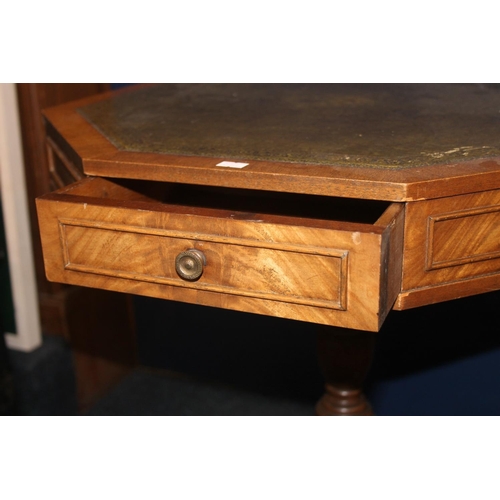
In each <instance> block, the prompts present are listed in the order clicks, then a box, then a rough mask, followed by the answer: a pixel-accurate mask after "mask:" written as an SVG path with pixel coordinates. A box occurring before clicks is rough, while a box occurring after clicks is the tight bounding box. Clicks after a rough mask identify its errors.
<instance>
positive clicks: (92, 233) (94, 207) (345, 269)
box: [37, 178, 403, 331]
mask: <svg viewBox="0 0 500 500" xmlns="http://www.w3.org/2000/svg"><path fill="white" fill-rule="evenodd" d="M165 190H168V186H166V187H165ZM187 191H188V192H189V190H187ZM110 192H112V193H113V198H112V199H110V198H109V197H108V196H109V193H110ZM81 193H84V194H83V195H82V194H81ZM133 194H134V191H133V190H131V189H124V190H123V191H120V187H119V186H118V185H117V184H115V183H112V182H110V181H106V180H103V179H99V178H90V179H87V180H85V181H83V182H82V183H80V184H76V185H72V186H70V187H69V188H65V189H62V190H59V191H57V192H55V193H53V194H49V195H46V196H45V197H42V198H40V199H38V202H37V203H38V209H39V217H40V225H41V228H42V233H41V234H42V241H43V246H44V250H45V266H46V272H47V276H48V277H49V279H51V280H54V281H58V282H63V283H71V284H79V285H85V286H96V287H97V288H106V289H111V290H118V291H131V292H133V293H135V294H141V295H150V296H154V297H161V298H165V299H175V300H182V301H186V302H191V303H198V304H205V305H211V306H217V307H222V308H228V309H236V310H240V311H247V312H253V313H258V314H265V315H273V316H279V317H284V318H291V319H297V320H302V321H309V322H313V323H321V324H329V325H338V326H343V327H348V328H356V329H360V330H371V331H376V330H378V329H379V328H380V326H381V323H382V321H383V319H384V318H385V316H386V315H387V313H388V311H389V310H390V308H391V307H392V304H393V303H394V300H395V298H396V294H397V293H398V291H399V289H400V282H399V280H400V276H401V259H400V258H398V256H400V255H401V244H402V231H403V206H402V205H400V204H389V205H387V208H386V210H385V211H384V212H383V213H382V215H381V216H380V217H377V216H375V217H374V216H373V215H372V218H374V219H375V220H374V222H373V224H368V223H365V224H362V223H355V222H341V221H338V220H336V219H335V215H336V212H338V214H337V215H339V217H340V216H341V215H343V216H344V215H345V209H344V207H343V206H342V204H340V205H339V203H338V202H339V200H333V201H336V202H337V203H333V204H332V205H331V206H328V205H327V208H328V209H329V210H328V211H329V213H330V217H331V219H306V218H304V217H293V216H287V215H272V214H269V213H263V214H259V213H249V212H246V211H234V210H232V211H231V210H221V209H214V208H209V207H203V206H198V207H192V206H190V205H188V206H185V205H177V204H175V205H172V204H168V201H169V200H168V196H167V198H166V202H162V203H159V202H158V201H157V200H149V201H144V198H145V195H144V193H143V192H142V193H141V192H138V193H137V198H138V199H137V201H134V200H133ZM157 194H158V193H157ZM220 196H221V195H220V194H219V193H217V201H218V202H219V203H220ZM377 208H379V207H378V205H377ZM368 209H369V210H371V207H368ZM190 248H196V249H198V250H200V251H202V252H203V253H204V254H205V255H206V259H207V265H206V268H205V270H204V272H203V275H202V276H201V278H200V279H199V280H197V281H196V282H190V281H185V280H183V279H181V278H180V277H179V276H178V275H177V273H176V270H175V258H176V256H177V255H178V254H179V253H181V252H183V251H186V250H189V249H190Z"/></svg>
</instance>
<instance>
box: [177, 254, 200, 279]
mask: <svg viewBox="0 0 500 500" xmlns="http://www.w3.org/2000/svg"><path fill="white" fill-rule="evenodd" d="M206 264H207V259H206V258H205V255H204V254H203V252H201V251H200V250H196V249H195V248H191V249H190V250H186V251H185V252H181V253H180V254H179V255H178V256H177V257H176V258H175V270H176V271H177V274H178V275H179V276H180V277H181V278H182V279H183V280H188V281H195V280H197V279H198V278H199V277H200V276H201V275H202V274H203V266H205V265H206Z"/></svg>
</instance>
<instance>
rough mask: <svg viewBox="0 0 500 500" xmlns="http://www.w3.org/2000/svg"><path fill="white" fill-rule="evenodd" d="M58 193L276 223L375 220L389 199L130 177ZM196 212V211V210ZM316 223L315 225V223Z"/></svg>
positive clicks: (96, 180) (96, 181) (92, 181)
mask: <svg viewBox="0 0 500 500" xmlns="http://www.w3.org/2000/svg"><path fill="white" fill-rule="evenodd" d="M59 192H60V193H63V192H64V193H65V194H69V195H71V196H78V197H88V198H92V199H93V202H94V203H99V201H104V200H113V202H118V203H119V202H123V203H139V204H147V205H152V204H154V206H155V209H158V207H159V206H161V205H168V206H169V207H172V206H177V207H186V208H188V209H198V210H207V211H210V212H212V211H217V215H219V216H220V215H222V214H223V213H224V212H225V213H226V216H228V217H233V218H235V217H236V218H243V219H246V220H252V219H253V218H255V219H259V220H263V221H270V222H278V219H277V218H287V220H286V223H290V222H291V221H290V220H289V219H290V218H295V219H310V220H317V221H336V222H343V223H360V224H375V223H376V222H377V220H378V219H379V218H380V217H381V216H382V215H383V213H384V212H385V210H386V209H387V208H388V207H389V206H390V205H391V203H390V202H386V201H376V200H360V199H350V198H335V197H328V196H317V195H303V194H294V193H276V192H270V191H260V190H259V191H258V190H250V189H233V188H219V187H210V186H198V185H188V184H177V183H167V182H152V181H140V180H129V179H113V180H110V179H104V178H99V177H96V178H89V179H87V181H84V182H80V183H77V184H74V185H72V186H69V187H67V188H65V189H63V190H60V191H59ZM198 213H199V211H198ZM313 225H314V224H313Z"/></svg>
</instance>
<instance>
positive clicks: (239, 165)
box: [216, 161, 249, 168]
mask: <svg viewBox="0 0 500 500" xmlns="http://www.w3.org/2000/svg"><path fill="white" fill-rule="evenodd" d="M247 165H249V164H248V163H238V162H237V161H221V162H220V163H217V165H216V167H229V168H243V167H246V166H247Z"/></svg>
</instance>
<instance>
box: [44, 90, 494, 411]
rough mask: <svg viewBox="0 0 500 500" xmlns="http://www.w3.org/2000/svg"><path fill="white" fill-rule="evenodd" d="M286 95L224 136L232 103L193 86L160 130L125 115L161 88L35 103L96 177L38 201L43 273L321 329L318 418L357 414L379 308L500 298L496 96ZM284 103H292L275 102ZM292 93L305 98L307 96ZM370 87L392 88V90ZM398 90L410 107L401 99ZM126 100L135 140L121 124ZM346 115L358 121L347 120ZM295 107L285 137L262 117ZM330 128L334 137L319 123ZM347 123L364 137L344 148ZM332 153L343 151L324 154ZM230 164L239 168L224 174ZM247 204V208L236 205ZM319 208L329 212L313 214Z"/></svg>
mask: <svg viewBox="0 0 500 500" xmlns="http://www.w3.org/2000/svg"><path fill="white" fill-rule="evenodd" d="M299 87H300V86H299ZM299 87H295V88H294V89H291V90H290V89H285V90H284V91H283V92H282V93H281V94H280V93H279V92H278V94H276V96H275V97H276V99H277V100H278V101H279V102H278V104H276V103H271V104H269V109H270V110H271V111H272V110H273V109H274V110H275V111H279V113H278V112H277V115H276V116H270V115H269V113H268V111H266V110H261V111H256V113H257V115H258V114H259V113H264V115H265V116H263V120H262V121H260V120H257V119H255V116H257V115H255V113H254V112H253V111H252V113H254V114H252V113H250V115H249V116H250V117H253V118H252V119H250V120H249V121H248V122H245V120H241V119H239V118H241V116H239V118H238V119H239V121H238V120H237V121H238V123H237V126H236V125H235V130H236V132H235V134H236V135H234V134H233V135H231V134H232V132H231V127H230V126H229V128H228V125H227V123H223V122H220V120H219V121H217V120H218V117H220V116H222V117H225V120H226V121H231V120H229V119H228V117H231V116H232V115H231V113H229V115H228V114H227V113H228V112H227V110H226V109H225V108H224V106H227V105H228V102H229V101H228V100H227V99H226V98H224V99H222V98H221V99H219V98H220V94H217V93H215V94H217V95H218V96H219V97H218V98H216V99H214V94H210V93H209V94H210V95H209V98H207V97H206V95H205V94H204V91H203V89H202V88H201V87H196V86H194V87H189V88H191V89H192V92H194V93H193V94H191V97H190V96H189V91H188V90H186V89H188V87H182V86H181V87H178V89H179V88H181V90H182V89H183V90H185V91H186V92H187V94H188V95H187V97H186V95H184V97H183V99H184V100H183V101H182V103H181V105H176V104H175V103H174V104H172V102H170V101H169V102H170V104H169V105H168V106H167V108H168V109H169V110H171V111H172V113H173V114H172V116H169V117H168V118H166V119H165V122H164V125H165V128H162V126H161V124H160V125H158V123H156V125H155V122H154V120H153V122H151V123H150V122H149V121H148V120H149V119H146V120H145V119H144V117H142V118H141V117H140V116H137V110H139V111H140V109H141V105H140V103H141V99H142V97H141V96H144V95H153V94H154V95H156V94H155V92H157V91H156V90H154V89H155V88H156V87H141V88H139V89H126V90H123V91H121V92H119V93H114V94H108V95H106V96H97V97H91V98H88V99H83V100H80V101H77V102H74V103H71V104H68V105H64V106H61V107H57V108H53V109H50V110H47V111H46V113H45V116H46V120H47V131H48V136H49V145H51V147H52V149H53V151H56V152H57V155H58V156H59V158H60V159H62V162H63V163H67V164H71V165H73V166H74V170H75V171H80V172H83V173H84V174H86V175H92V176H97V177H96V178H89V179H83V180H82V181H79V182H78V183H75V184H73V185H71V186H69V187H65V188H62V189H60V190H58V191H57V192H55V193H52V194H48V195H45V196H44V197H42V198H41V199H39V200H38V207H39V217H40V225H41V227H42V239H43V246H44V255H45V263H46V269H47V273H48V276H49V277H50V279H53V280H56V281H60V282H63V283H78V284H81V285H85V286H89V287H96V288H103V289H112V290H119V291H126V292H130V293H136V294H144V295H150V296H154V297H161V298H166V299H172V300H179V301H185V302H190V303H198V304H206V305H210V306H214V307H221V308H229V309H235V310H241V311H250V312H254V313H258V314H267V315H274V316H280V317H285V318H292V319H297V320H301V321H307V322H312V323H317V324H319V325H325V326H324V327H323V328H326V331H323V332H322V333H320V341H319V346H320V347H319V353H320V360H321V364H322V366H323V370H324V373H325V377H326V380H327V386H326V392H325V396H324V397H323V398H322V399H321V401H320V403H319V404H318V407H317V412H318V413H319V414H332V415H338V414H360V415H361V414H370V413H371V410H370V408H369V405H368V403H367V402H366V401H365V399H364V396H363V394H362V392H361V385H362V379H363V378H364V376H365V374H366V371H367V370H368V367H369V363H370V359H371V349H372V341H373V334H372V333H369V332H375V331H378V330H379V328H380V327H381V325H382V323H383V321H384V319H385V317H386V315H387V313H388V312H389V311H390V309H392V308H396V309H407V308H412V307H417V306H421V305H425V304H431V303H435V302H440V301H445V300H451V299H454V298H458V297H462V296H466V295H473V294H479V293H484V292H488V291H491V290H496V289H500V278H499V277H500V267H499V266H500V264H499V263H500V243H499V241H500V240H499V230H498V228H499V227H500V225H499V221H500V219H499V216H498V213H499V211H500V156H499V155H498V151H497V142H496V141H497V140H498V137H500V136H499V135H498V132H500V117H499V116H497V114H496V113H493V111H492V109H496V108H497V107H498V106H496V103H497V100H498V99H499V96H500V94H499V92H500V90H499V89H498V88H497V87H494V86H492V87H489V86H486V87H481V86H461V87H457V86H438V87H436V86H411V87H407V88H405V90H404V92H403V93H402V94H401V89H400V88H399V87H398V88H396V87H394V88H393V91H394V93H395V96H396V100H395V101H393V100H391V99H392V98H391V96H390V95H388V94H384V98H383V99H382V101H381V102H377V101H376V100H375V101H374V100H373V95H374V92H375V94H376V91H377V89H371V90H369V91H366V92H365V94H363V92H362V91H359V89H358V90H357V91H356V92H354V94H356V95H355V97H356V99H350V98H349V95H351V94H349V90H348V89H346V88H344V87H343V88H342V91H339V93H338V95H337V99H336V100H335V99H333V98H332V95H333V94H334V93H335V91H334V90H332V88H333V87H332V88H329V89H327V92H326V94H325V93H324V92H323V93H321V92H320V93H319V94H318V96H319V97H318V96H315V92H316V90H315V89H317V87H314V86H301V87H300V88H299ZM424 87H425V88H424ZM211 88H212V87H211ZM152 89H153V90H152ZM193 89H194V90H193ZM196 89H198V90H199V92H198V93H197V90H196ZM262 89H263V87H259V92H262ZM276 89H277V87H273V88H272V89H270V95H275V94H273V92H274V93H276V91H277V90H276ZM300 89H302V90H300ZM412 89H413V90H412ZM174 90H175V89H174ZM378 91H380V89H379V90H378ZM169 92H172V88H169ZM290 92H291V93H292V94H294V95H295V97H294V99H293V100H290V99H288V98H286V99H285V98H284V97H286V96H289V94H290ZM297 92H298V93H299V94H300V92H304V94H303V99H302V100H301V98H300V96H299V95H298V94H297ZM332 92H333V94H332ZM346 92H347V93H346ZM383 92H389V94H390V92H391V86H388V87H383ZM405 92H406V94H405ZM407 92H410V95H411V96H410V97H409V98H408V99H401V98H400V97H401V95H406V97H408V94H407ZM412 92H413V94H412ZM151 93H152V94H151ZM398 93H399V94H398ZM447 93H449V94H450V96H451V98H450V99H448V97H446V94H447ZM468 93H469V94H470V95H469V94H468ZM174 94H175V92H174ZM354 94H352V95H354ZM204 95H205V97H203V96H204ZM325 95H327V97H328V99H326V98H325ZM352 95H351V97H352ZM363 95H364V97H365V98H363ZM398 95H399V97H398ZM467 95H469V97H468V98H467ZM134 96H136V97H137V99H138V100H137V102H134ZM200 96H201V97H200ZM457 96H458V97H460V96H462V97H460V98H458V97H457ZM226 97H227V98H229V100H230V96H229V97H228V96H226ZM156 98H158V96H156ZM186 98H187V101H186ZM233 98H234V95H233ZM200 99H201V104H200ZM207 99H208V100H207ZM370 99H371V101H370ZM387 99H388V101H387ZM124 102H125V103H127V106H129V105H130V106H131V107H127V106H125V107H124V109H127V110H128V111H129V112H130V116H131V117H132V122H131V123H132V125H134V123H136V125H137V128H136V129H135V130H136V132H137V137H135V136H133V134H132V135H131V131H130V130H131V129H130V123H126V122H127V120H128V118H126V117H124V115H123V113H122V111H123V109H122V105H123V103H124ZM186 102H188V103H190V105H192V109H188V108H189V106H188V107H187V108H186V106H187V104H186ZM263 102H264V103H265V102H267V101H266V100H265V99H264V101H263ZM298 102H299V103H300V102H302V103H306V104H307V103H308V104H307V106H311V103H312V104H314V105H313V106H312V108H313V110H314V112H313V113H311V112H310V111H311V110H308V111H304V112H303V116H302V115H301V113H299V112H298V108H297V103H298ZM391 102H392V103H394V102H395V103H396V104H397V105H392V104H388V103H391ZM370 103H371V104H370ZM384 103H385V104H384ZM177 104H178V103H177ZM229 104H230V103H229ZM254 104H255V102H254ZM248 105H249V103H243V104H241V103H239V104H238V105H237V106H236V108H235V109H240V108H241V106H242V108H241V109H246V106H247V107H248ZM273 106H274V107H273ZM276 106H278V107H276ZM307 106H306V107H307ZM325 106H326V107H328V109H329V111H328V112H331V110H332V109H333V110H337V111H338V110H343V112H344V113H345V116H347V128H345V129H342V127H343V125H342V119H341V118H342V116H340V117H338V116H336V115H335V114H333V115H331V114H330V115H328V116H327V115H326V114H325V113H326V111H325V108H324V107H325ZM350 106H351V107H352V106H354V107H356V108H357V111H360V112H359V113H358V112H354V111H353V110H352V109H350V110H349V111H346V109H347V108H349V107H350ZM370 106H373V110H375V113H374V115H370V112H371V108H370ZM495 106H496V107H495ZM223 108H224V109H223ZM278 108H279V109H278ZM160 109H162V108H161V106H160ZM179 109H181V110H183V113H186V115H185V116H184V115H182V113H181V114H179ZM241 109H240V111H241ZM383 109H386V111H387V116H385V117H384V114H383V113H382V110H383ZM96 110H97V112H96V113H94V112H95V111H96ZM221 110H222V111H221ZM134 113H135V115H134ZM176 113H177V115H178V119H179V121H178V122H176V120H175V117H176V116H177V115H176ZM266 113H267V114H266ZM290 113H292V114H293V113H298V115H300V117H299V118H297V120H298V122H297V123H294V124H292V126H290V125H289V124H283V129H281V128H280V127H279V124H278V123H277V122H276V123H275V122H273V120H275V119H278V118H279V117H280V116H281V118H283V116H288V117H290V116H291V115H290ZM126 114H127V113H125V115H126ZM139 114H140V113H139ZM161 115H162V113H160V117H161ZM181 115H182V116H181ZM254 115H255V116H254ZM147 116H150V115H148V113H147V112H146V113H145V117H147ZM210 116H213V117H214V127H213V129H210V130H207V131H206V137H208V138H211V139H210V140H209V141H208V142H209V143H210V144H211V145H212V146H210V144H208V146H207V144H206V142H203V141H204V140H205V139H204V138H203V137H202V138H201V139H200V141H201V142H200V143H199V144H198V142H197V141H196V140H195V141H194V142H193V138H196V137H197V136H196V133H195V132H196V131H198V132H200V130H198V128H197V127H198V126H199V125H200V123H201V124H203V123H206V121H207V119H208V120H209V118H210ZM103 117H104V118H103ZM197 117H199V119H200V122H199V123H196V120H197ZM234 117H235V116H233V118H234ZM304 117H305V118H304ZM315 117H316V118H317V120H316V118H315ZM325 117H326V118H325ZM373 117H375V118H377V117H378V118H377V119H374V118H373ZM236 118H237V117H236ZM135 120H137V121H135ZM141 120H142V121H141ZM193 120H194V121H193ZM301 120H302V122H301ZM304 120H305V122H304ZM325 120H326V121H325ZM160 121H161V120H160ZM209 121H210V120H209ZM223 121H224V120H223ZM278 121H279V120H278ZM413 121H414V123H413ZM110 123H111V124H112V125H113V126H114V125H119V126H125V129H126V130H125V132H124V131H123V129H120V128H119V127H118V128H113V127H111V128H109V124H110ZM172 123H179V124H183V125H182V126H180V127H179V129H178V130H175V132H171V133H172V134H173V137H172V138H173V139H175V138H176V137H177V135H178V134H181V135H182V137H181V138H179V137H177V139H178V140H177V139H175V140H174V141H173V142H172V140H171V139H172V138H170V137H168V130H169V128H168V127H169V124H172ZM190 123H194V125H193V127H194V128H193V127H191V125H189V124H190ZM272 123H274V126H271V125H272ZM325 123H326V124H327V125H328V124H329V125H330V126H333V124H335V126H338V127H340V128H341V129H342V130H340V131H339V132H338V133H337V135H336V134H335V133H333V135H332V133H330V132H326V131H325V130H320V131H318V130H316V129H315V127H321V126H322V125H324V124H325ZM390 124H394V125H397V124H400V125H401V127H402V128H401V129H400V130H399V129H397V130H396V129H394V130H393V131H394V136H395V137H397V138H399V140H395V141H392V140H391V130H392V129H393V127H392V126H389V125H390ZM306 125H307V126H306ZM358 126H359V127H360V128H359V130H362V131H363V132H360V134H361V135H359V134H358V137H357V138H353V137H351V135H352V133H354V132H353V131H355V130H358V128H357V127H358ZM415 126H416V129H415ZM127 127H129V129H127ZM151 127H152V128H151ZM207 127H208V126H207ZM207 127H205V128H207ZM297 127H298V128H297ZM307 127H309V128H307ZM422 127H424V128H425V131H426V133H425V134H424V135H425V137H424V138H422V137H420V136H419V130H420V131H421V128H422ZM252 128H257V129H258V130H253V129H252ZM334 128H335V127H334ZM132 129H133V127H132ZM152 130H153V132H154V133H153V132H152ZM193 130H194V132H193ZM203 130H204V127H201V132H200V133H203ZM308 130H309V132H310V133H306V132H307V131H308ZM148 131H149V132H151V136H152V142H151V141H150V139H149V138H148V137H149V136H148V133H149V132H148ZM221 131H222V132H221ZM300 131H302V132H303V134H302V136H301V135H300ZM191 132H193V136H191ZM281 132H283V137H282V136H281V135H280V134H281ZM214 134H215V136H214ZM246 134H248V142H246V141H245V137H246ZM266 134H268V136H267V135H266ZM297 134H299V135H297ZM364 134H366V135H367V139H366V141H367V142H366V143H365V142H364V141H365V139H363V136H364ZM380 134H382V135H383V137H382V136H381V135H380ZM202 135H203V134H202ZM158 137H160V139H161V137H164V138H165V140H164V141H163V142H162V141H161V140H159V142H158ZM206 137H205V138H206ZM263 137H268V138H271V139H272V138H273V137H274V138H275V139H276V142H273V141H271V142H270V143H269V144H268V143H267V142H266V141H265V140H264V139H263ZM377 137H379V138H381V137H382V138H383V140H382V141H381V142H380V144H379V143H377V141H376V140H375V139H376V138H377ZM225 138H226V139H227V141H228V142H227V144H228V148H227V150H226V149H224V144H226V143H225V142H224V141H225ZM337 139H338V143H337V144H332V141H334V142H335V140H337ZM424 139H425V140H424ZM266 140H267V139H266ZM148 141H149V142H148ZM232 141H235V142H232ZM238 141H239V142H238ZM287 141H288V143H287ZM294 141H299V142H300V144H295V143H294ZM308 141H309V142H308ZM271 143H272V144H271ZM152 144H153V145H152ZM172 144H174V146H175V147H177V146H178V147H179V148H180V149H175V147H174V146H172ZM231 144H232V146H231ZM259 144H260V145H262V148H261V149H259V148H258V145H259ZM265 144H268V145H269V147H268V148H267V149H266V147H264V146H265ZM287 144H288V145H289V148H288V147H287ZM275 146H276V147H278V149H277V150H276V149H273V148H274V147H275ZM313 146H314V147H313ZM424 146H425V147H424ZM206 147H208V149H204V148H206ZM210 147H212V149H210ZM233 147H237V148H240V149H239V151H240V152H241V156H240V155H239V154H237V155H236V154H235V151H236V150H235V149H231V148H233ZM336 147H337V148H338V151H337V152H339V151H340V152H341V153H342V155H343V156H342V158H340V157H339V156H335V154H336V153H335V154H333V153H332V151H333V150H335V148H336ZM255 148H257V149H255ZM308 148H309V149H308ZM316 148H318V150H316ZM329 148H330V149H329ZM331 148H333V149H331ZM356 148H358V149H356ZM285 150H286V151H285ZM251 151H254V152H253V153H251ZM308 151H309V153H308ZM357 152H358V153H357ZM181 153H182V154H181ZM226 153H227V154H226ZM287 154H289V155H290V156H286V155H287ZM370 154H372V156H371V157H370ZM283 155H284V156H283ZM321 155H323V156H321ZM328 155H330V156H328ZM346 155H347V156H349V158H346ZM351 155H352V158H351ZM370 158H371V159H370ZM227 160H232V161H238V162H240V163H244V164H246V165H237V166H238V167H241V168H227V167H223V166H220V165H219V163H220V162H222V161H227ZM405 162H406V163H405ZM233 167H234V165H233ZM99 177H107V178H108V179H107V180H105V179H99ZM113 179H114V180H113ZM123 179H127V180H126V181H125V180H123ZM145 181H150V182H145ZM190 185H191V186H192V187H190ZM200 187H201V191H200ZM207 189H208V191H207ZM203 190H205V191H203ZM211 190H212V191H211ZM287 194H288V195H290V196H292V197H291V198H289V199H288V201H287V200H286V199H285V198H282V197H283V196H286V195H287ZM210 195H212V201H208V202H207V200H210ZM245 198H246V199H247V200H252V202H251V203H248V204H247V205H245V201H244V200H245ZM323 198H324V199H326V200H330V203H331V205H329V203H328V202H326V203H323V202H321V203H319V204H318V203H317V200H323V201H324V199H323ZM213 200H216V201H213ZM339 200H340V201H339ZM273 207H274V208H273ZM314 207H316V208H314ZM312 208H314V209H312ZM367 214H368V215H369V216H368V215H367ZM360 217H361V218H360ZM190 248H192V249H197V250H200V251H202V252H205V253H206V261H207V264H206V266H205V268H204V270H203V274H202V276H201V278H200V279H199V280H197V281H194V282H190V281H183V280H182V279H181V278H180V277H179V276H178V275H177V274H176V271H175V257H176V255H177V254H179V252H183V251H186V250H189V249H190ZM332 327H340V328H341V329H340V330H336V329H335V328H332ZM318 328H319V327H318ZM342 328H343V329H344V330H342ZM347 329H351V330H350V331H349V330H347ZM362 330H364V332H362ZM403 334H404V332H403V333H402V335H403Z"/></svg>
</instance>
